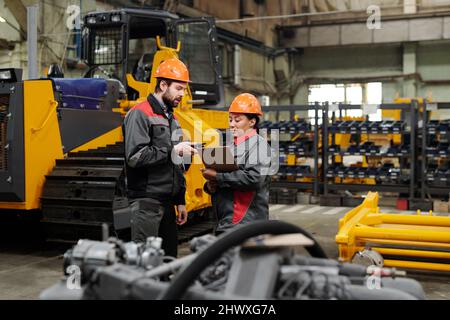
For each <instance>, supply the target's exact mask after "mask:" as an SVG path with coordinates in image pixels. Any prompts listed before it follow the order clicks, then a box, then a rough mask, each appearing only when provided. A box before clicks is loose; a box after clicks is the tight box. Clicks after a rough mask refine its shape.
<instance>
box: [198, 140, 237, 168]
mask: <svg viewBox="0 0 450 320" xmlns="http://www.w3.org/2000/svg"><path fill="white" fill-rule="evenodd" d="M200 154H201V158H202V162H203V164H204V165H205V167H206V168H207V169H214V170H216V171H217V172H232V171H236V170H239V166H238V165H237V164H236V161H235V159H234V155H233V151H232V150H231V148H230V147H227V146H225V147H215V148H204V149H202V150H201V152H200Z"/></svg>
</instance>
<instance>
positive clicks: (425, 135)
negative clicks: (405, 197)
mask: <svg viewBox="0 0 450 320" xmlns="http://www.w3.org/2000/svg"><path fill="white" fill-rule="evenodd" d="M445 109H449V110H450V103H429V102H426V101H425V102H424V104H423V124H424V125H423V126H422V148H421V149H422V162H421V172H422V176H421V199H422V200H425V198H426V196H429V195H435V196H445V197H447V196H448V195H449V193H450V167H447V166H448V164H449V163H448V160H449V159H450V145H449V144H448V143H449V142H450V120H430V112H432V111H438V110H445ZM440 160H441V162H444V163H445V165H444V166H443V167H442V166H441V167H440V169H439V161H440Z"/></svg>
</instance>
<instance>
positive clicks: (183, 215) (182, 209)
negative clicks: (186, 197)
mask: <svg viewBox="0 0 450 320" xmlns="http://www.w3.org/2000/svg"><path fill="white" fill-rule="evenodd" d="M177 211H178V216H177V224H178V225H180V226H181V225H183V224H185V223H186V221H187V217H188V212H187V210H186V206H184V205H181V204H180V205H179V206H177Z"/></svg>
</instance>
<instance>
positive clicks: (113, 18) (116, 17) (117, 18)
mask: <svg viewBox="0 0 450 320" xmlns="http://www.w3.org/2000/svg"><path fill="white" fill-rule="evenodd" d="M120 20H122V16H121V15H120V14H113V15H112V16H111V21H112V22H120Z"/></svg>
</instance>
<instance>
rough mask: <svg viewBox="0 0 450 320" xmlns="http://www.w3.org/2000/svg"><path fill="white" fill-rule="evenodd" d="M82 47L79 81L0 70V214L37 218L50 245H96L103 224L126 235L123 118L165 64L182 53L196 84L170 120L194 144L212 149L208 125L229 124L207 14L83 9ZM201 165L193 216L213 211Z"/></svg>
mask: <svg viewBox="0 0 450 320" xmlns="http://www.w3.org/2000/svg"><path fill="white" fill-rule="evenodd" d="M82 47H83V50H82V58H83V60H84V61H85V63H86V64H87V65H88V70H87V72H86V74H85V75H84V77H83V78H64V75H63V74H62V73H61V72H58V70H57V68H56V69H52V70H51V72H50V74H49V75H48V77H46V78H41V79H36V80H25V81H23V80H22V71H21V70H20V69H0V210H1V211H3V212H7V211H9V212H20V213H21V214H25V215H27V214H29V215H32V214H39V215H40V216H41V217H42V223H43V224H44V226H45V230H46V234H47V237H48V239H53V240H64V241H73V240H77V239H80V238H90V239H98V238H100V237H101V235H102V232H101V231H102V230H104V229H105V228H104V226H105V224H106V225H107V226H109V229H110V231H112V232H115V233H120V232H121V231H125V232H126V230H129V226H130V212H129V209H128V203H127V199H126V194H125V179H124V174H123V161H124V159H123V136H122V128H121V126H122V120H123V116H124V115H125V114H126V112H127V110H129V109H130V108H131V107H133V106H134V105H136V104H137V103H139V102H140V101H142V100H143V99H146V97H147V96H148V95H149V94H150V93H152V92H153V91H154V88H155V84H156V79H155V78H154V72H155V71H156V69H157V67H158V65H159V64H160V63H161V62H162V61H164V60H166V59H168V58H171V57H179V58H180V59H181V60H183V61H184V62H185V63H186V64H187V65H188V67H189V69H190V73H191V80H192V81H193V82H192V83H191V84H190V86H189V88H188V92H187V95H186V96H185V98H184V99H183V101H182V102H181V103H180V105H179V107H178V108H176V110H175V114H176V116H177V117H178V119H179V121H180V124H181V126H182V128H183V129H185V130H186V131H187V132H189V134H190V136H191V139H192V138H195V139H197V140H203V141H198V142H207V143H210V144H215V143H217V142H218V141H219V138H220V134H221V133H220V131H217V130H213V129H219V130H225V129H226V128H227V127H228V115H227V113H226V112H224V111H219V110H214V109H215V108H217V109H218V108H219V107H220V106H222V107H223V95H224V93H223V82H222V77H221V67H220V59H219V55H218V47H217V35H216V29H215V25H214V20H213V19H212V18H198V19H180V18H179V17H178V16H176V15H173V14H170V13H168V12H165V11H160V10H137V9H121V10H115V11H108V12H95V13H90V14H87V15H86V16H85V17H84V24H83V29H82ZM180 47H181V49H180ZM200 123H201V125H198V124H200ZM214 132H215V133H214ZM191 141H192V140H191ZM192 142H197V141H192ZM200 163H201V161H200ZM200 167H201V164H192V165H191V166H190V168H189V170H188V171H187V173H186V182H187V195H186V204H187V209H188V211H189V212H190V215H189V217H190V218H191V220H193V219H192V218H193V217H194V216H202V215H205V210H207V209H208V208H209V207H210V205H211V203H210V201H211V200H210V198H209V196H208V195H207V194H205V193H204V192H203V184H204V182H205V180H204V179H203V177H202V175H201V172H200V170H199V169H200ZM1 211H0V214H1ZM194 229H195V228H194ZM195 230H196V231H195V232H201V231H202V228H198V227H197V228H196V229H195Z"/></svg>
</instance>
